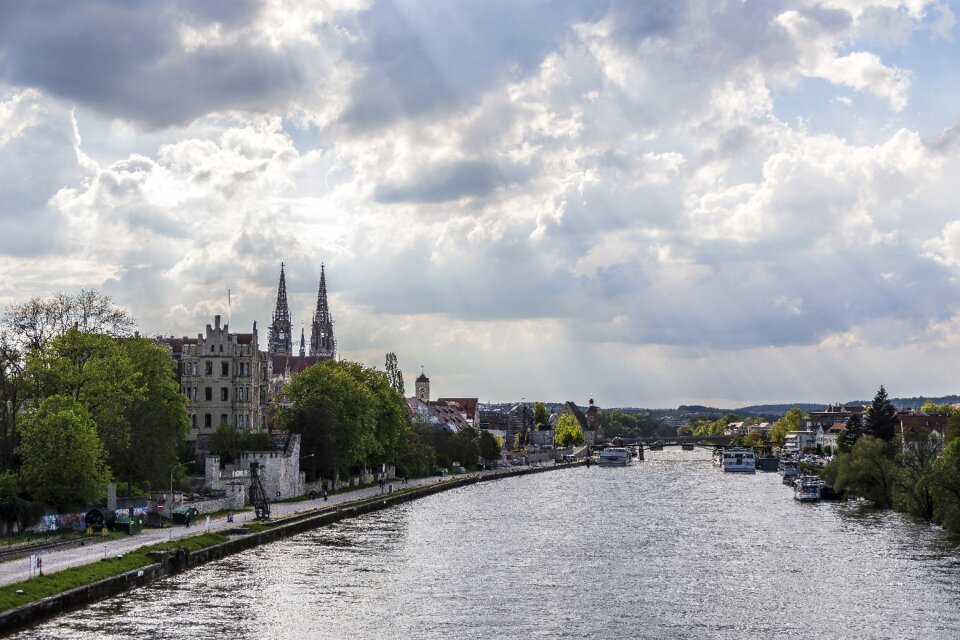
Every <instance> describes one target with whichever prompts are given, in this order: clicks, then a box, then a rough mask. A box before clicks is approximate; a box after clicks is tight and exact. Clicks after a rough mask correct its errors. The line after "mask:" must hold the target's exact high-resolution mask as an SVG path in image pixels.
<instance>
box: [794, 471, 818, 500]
mask: <svg viewBox="0 0 960 640" xmlns="http://www.w3.org/2000/svg"><path fill="white" fill-rule="evenodd" d="M822 484H823V483H822V482H821V481H820V478H818V477H817V476H800V477H799V478H797V479H796V480H794V481H793V498H794V500H799V501H800V502H817V501H818V500H820V487H821V485H822Z"/></svg>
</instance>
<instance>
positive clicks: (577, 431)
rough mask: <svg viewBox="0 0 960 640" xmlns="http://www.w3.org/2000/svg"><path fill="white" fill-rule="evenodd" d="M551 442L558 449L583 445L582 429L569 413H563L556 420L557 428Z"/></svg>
mask: <svg viewBox="0 0 960 640" xmlns="http://www.w3.org/2000/svg"><path fill="white" fill-rule="evenodd" d="M553 441H554V443H555V444H556V445H557V446H558V447H569V446H577V445H581V444H583V441H584V435H583V429H581V428H580V423H579V422H577V419H576V418H575V417H574V416H573V415H572V414H569V413H565V414H563V415H561V416H560V419H559V420H557V427H556V429H554V432H553Z"/></svg>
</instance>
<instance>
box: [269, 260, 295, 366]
mask: <svg viewBox="0 0 960 640" xmlns="http://www.w3.org/2000/svg"><path fill="white" fill-rule="evenodd" d="M283 267H284V265H283V263H282V262H281V263H280V286H279V287H278V288H277V308H276V310H274V312H273V324H271V325H270V333H269V334H268V336H267V351H268V352H269V353H270V354H271V355H275V356H290V355H293V336H292V335H290V334H291V326H290V325H291V324H292V323H291V322H290V308H289V307H288V306H287V278H286V275H285V274H284V268H283Z"/></svg>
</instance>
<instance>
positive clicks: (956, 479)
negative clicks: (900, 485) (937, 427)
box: [933, 432, 960, 533]
mask: <svg viewBox="0 0 960 640" xmlns="http://www.w3.org/2000/svg"><path fill="white" fill-rule="evenodd" d="M954 433H956V432H954ZM933 476H934V496H935V499H936V506H935V518H936V520H937V522H940V523H941V524H943V526H944V527H945V528H946V529H947V530H949V531H952V532H954V533H957V532H960V437H957V436H954V437H952V438H951V439H950V440H949V441H948V442H947V444H946V446H945V447H944V449H943V455H942V456H941V457H940V458H939V459H938V460H937V461H936V462H935V463H934V471H933Z"/></svg>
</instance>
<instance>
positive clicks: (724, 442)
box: [596, 436, 734, 449]
mask: <svg viewBox="0 0 960 640" xmlns="http://www.w3.org/2000/svg"><path fill="white" fill-rule="evenodd" d="M733 439H734V436H659V437H658V436H651V437H646V438H622V437H619V436H618V437H616V438H611V439H610V440H606V441H602V442H600V441H598V442H597V443H596V446H598V447H604V446H606V447H644V448H646V449H650V448H651V447H653V446H664V447H681V446H683V445H688V446H689V445H693V446H698V447H709V448H714V449H715V448H717V447H729V446H730V444H731V443H732V442H733Z"/></svg>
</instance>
